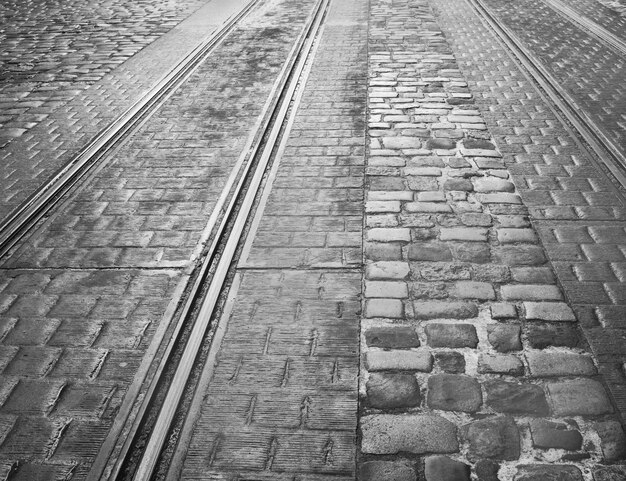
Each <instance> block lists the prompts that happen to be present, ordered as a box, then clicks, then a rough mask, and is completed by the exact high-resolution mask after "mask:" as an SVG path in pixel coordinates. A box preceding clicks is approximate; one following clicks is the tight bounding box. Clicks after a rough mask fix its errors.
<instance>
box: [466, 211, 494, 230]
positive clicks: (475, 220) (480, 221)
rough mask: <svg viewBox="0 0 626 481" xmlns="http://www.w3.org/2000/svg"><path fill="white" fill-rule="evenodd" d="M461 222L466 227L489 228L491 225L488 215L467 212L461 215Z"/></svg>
mask: <svg viewBox="0 0 626 481" xmlns="http://www.w3.org/2000/svg"><path fill="white" fill-rule="evenodd" d="M461 222H462V223H463V224H464V225H466V226H468V227H489V226H490V225H491V224H492V220H491V216H490V215H489V214H480V213H476V212H467V213H465V214H462V215H461Z"/></svg>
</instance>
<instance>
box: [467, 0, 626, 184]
mask: <svg viewBox="0 0 626 481" xmlns="http://www.w3.org/2000/svg"><path fill="white" fill-rule="evenodd" d="M467 1H468V3H469V4H470V5H471V6H472V7H473V8H474V10H475V11H476V12H477V13H478V16H479V17H480V18H481V19H482V20H483V21H484V22H485V24H486V25H487V26H488V27H490V28H491V30H493V31H494V32H495V33H496V35H497V36H498V38H499V39H500V40H501V41H502V42H503V43H504V44H505V46H506V47H507V48H508V49H509V51H511V52H512V53H513V55H514V56H515V58H516V59H517V60H518V61H519V63H520V64H521V65H522V66H523V67H524V68H523V69H522V71H523V73H524V74H525V75H526V76H527V77H528V78H529V79H530V80H531V81H534V83H536V84H538V85H539V86H540V87H541V90H542V91H543V92H544V93H545V95H547V97H548V98H549V100H550V101H551V102H552V103H553V104H554V105H555V106H556V108H557V110H558V112H559V113H560V115H561V116H563V117H565V119H566V120H567V121H568V122H569V123H570V124H571V125H572V126H573V127H574V129H575V130H576V131H577V133H578V134H579V136H580V137H582V139H583V140H584V142H585V143H586V145H587V146H588V148H590V149H591V151H592V152H593V153H594V154H595V157H597V158H599V159H600V160H601V161H602V162H603V164H604V165H605V166H606V168H607V169H608V170H609V171H610V173H611V174H612V175H613V176H614V177H615V179H616V180H617V181H618V182H619V183H620V184H621V185H622V187H626V155H625V153H624V152H623V150H622V148H620V146H619V145H616V144H615V142H614V141H613V139H611V138H609V137H608V136H607V135H606V134H605V133H604V132H603V130H602V129H601V128H600V126H598V124H597V123H596V122H595V121H594V120H593V119H592V118H591V117H590V116H589V115H588V114H587V113H586V112H585V111H584V110H583V109H582V108H581V107H580V106H579V105H578V103H577V102H576V101H575V100H574V99H573V98H572V96H571V95H570V94H569V93H568V92H567V91H566V90H565V89H563V88H562V87H561V85H560V84H559V82H558V81H557V80H556V79H555V78H554V76H553V75H552V74H551V73H550V72H549V71H548V69H547V68H546V67H545V66H543V65H542V64H541V63H540V62H539V61H538V60H537V59H536V58H535V56H534V54H533V53H532V52H531V51H530V50H529V49H528V48H527V47H526V46H525V45H524V44H523V42H522V41H521V40H520V39H519V38H518V37H517V36H516V34H515V33H514V32H513V31H512V30H511V29H510V28H508V27H507V26H506V25H503V24H502V22H500V21H499V19H498V17H497V15H496V14H495V13H494V12H493V11H492V10H491V9H490V7H488V6H487V5H486V3H485V1H484V0H467ZM549 1H555V0H549ZM607 33H608V32H607ZM574 137H576V136H574ZM578 142H579V141H578ZM579 145H580V146H581V147H583V148H585V147H584V145H585V144H583V143H580V142H579ZM622 147H623V146H622ZM588 148H585V149H586V150H588Z"/></svg>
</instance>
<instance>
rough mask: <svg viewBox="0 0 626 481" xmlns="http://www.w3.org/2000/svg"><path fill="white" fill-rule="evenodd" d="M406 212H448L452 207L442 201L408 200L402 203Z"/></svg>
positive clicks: (450, 211)
mask: <svg viewBox="0 0 626 481" xmlns="http://www.w3.org/2000/svg"><path fill="white" fill-rule="evenodd" d="M404 208H405V209H406V211H407V212H422V213H426V214H450V213H452V207H450V206H449V205H448V204H444V203H442V202H408V203H406V204H404Z"/></svg>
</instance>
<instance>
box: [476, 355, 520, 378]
mask: <svg viewBox="0 0 626 481" xmlns="http://www.w3.org/2000/svg"><path fill="white" fill-rule="evenodd" d="M478 372H479V373H481V374H507V375H509V376H521V375H523V374H524V365H523V364H522V361H520V359H519V358H518V357H516V356H513V355H506V354H481V355H480V357H479V358H478Z"/></svg>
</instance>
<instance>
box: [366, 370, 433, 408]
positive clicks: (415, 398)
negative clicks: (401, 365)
mask: <svg viewBox="0 0 626 481" xmlns="http://www.w3.org/2000/svg"><path fill="white" fill-rule="evenodd" d="M366 391H367V403H368V404H369V405H370V406H371V407H373V408H377V409H395V408H408V407H414V406H419V405H420V402H421V398H420V388H419V386H418V384H417V380H416V379H415V376H412V375H411V374H397V373H381V374H378V373H372V374H370V377H369V379H368V381H367V383H366Z"/></svg>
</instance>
